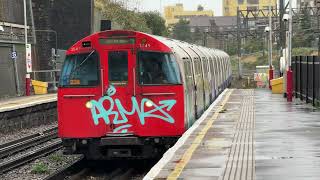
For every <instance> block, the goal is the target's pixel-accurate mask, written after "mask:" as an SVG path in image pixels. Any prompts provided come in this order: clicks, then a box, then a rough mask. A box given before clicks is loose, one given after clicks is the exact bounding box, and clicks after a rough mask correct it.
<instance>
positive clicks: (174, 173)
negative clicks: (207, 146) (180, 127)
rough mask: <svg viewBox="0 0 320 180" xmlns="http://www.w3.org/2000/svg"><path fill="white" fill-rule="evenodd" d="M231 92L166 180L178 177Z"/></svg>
mask: <svg viewBox="0 0 320 180" xmlns="http://www.w3.org/2000/svg"><path fill="white" fill-rule="evenodd" d="M232 92H233V89H232V90H229V92H228V94H227V95H226V97H225V99H224V100H223V102H222V103H221V105H220V107H219V108H218V109H217V111H216V112H215V113H214V115H213V116H212V117H211V119H210V120H209V121H208V122H207V124H206V126H205V127H204V128H203V129H202V130H201V132H199V133H198V135H197V137H196V138H195V139H194V141H193V142H192V144H191V146H190V147H189V148H188V150H187V151H186V152H185V153H184V154H183V156H182V158H181V160H180V161H179V163H177V165H176V166H175V168H174V170H173V171H172V172H171V173H170V175H169V176H168V177H167V179H168V180H173V179H177V178H178V177H179V176H180V174H181V172H182V170H183V169H184V167H185V166H186V165H187V163H188V162H189V161H190V159H191V157H192V154H193V153H194V151H195V150H196V149H197V147H198V146H199V145H200V143H201V141H202V139H203V138H204V136H205V135H206V133H207V132H208V130H209V129H210V128H211V127H212V124H213V123H214V121H215V120H216V119H217V118H218V116H219V113H220V111H222V110H223V108H224V106H225V104H226V103H227V102H228V100H229V97H230V95H231V93H232Z"/></svg>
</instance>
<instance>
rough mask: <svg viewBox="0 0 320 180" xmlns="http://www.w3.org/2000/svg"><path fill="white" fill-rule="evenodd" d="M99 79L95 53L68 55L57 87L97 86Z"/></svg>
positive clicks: (97, 61) (97, 58) (97, 59)
mask: <svg viewBox="0 0 320 180" xmlns="http://www.w3.org/2000/svg"><path fill="white" fill-rule="evenodd" d="M99 79H100V78H99V57H98V54H97V53H96V52H95V51H92V52H91V53H86V54H76V55H69V56H67V57H66V60H65V61H64V65H63V68H62V72H61V78H60V82H59V86H60V87H81V86H86V87H87V86H97V85H99V82H100V81H99Z"/></svg>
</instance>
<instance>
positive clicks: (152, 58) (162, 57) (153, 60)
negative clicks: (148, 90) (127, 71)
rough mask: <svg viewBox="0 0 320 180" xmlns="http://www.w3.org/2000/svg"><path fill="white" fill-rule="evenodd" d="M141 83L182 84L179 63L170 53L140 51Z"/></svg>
mask: <svg viewBox="0 0 320 180" xmlns="http://www.w3.org/2000/svg"><path fill="white" fill-rule="evenodd" d="M138 63H139V83H140V84H141V85H152V84H181V78H180V71H179V68H178V64H177V63H176V60H175V58H174V56H173V54H169V53H159V52H143V51H142V52H139V54H138Z"/></svg>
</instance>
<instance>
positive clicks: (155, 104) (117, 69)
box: [58, 30, 231, 159]
mask: <svg viewBox="0 0 320 180" xmlns="http://www.w3.org/2000/svg"><path fill="white" fill-rule="evenodd" d="M228 61H229V59H228V56H227V55H226V54H225V53H223V52H221V51H217V50H212V49H208V48H204V47H199V46H196V45H191V44H188V43H185V42H181V41H177V40H173V39H168V38H164V37H158V36H153V35H148V34H145V33H141V32H135V31H123V30H116V31H104V32H99V33H96V34H93V35H90V36H88V37H85V38H83V39H82V40H80V41H78V42H77V43H76V44H74V45H73V46H72V47H71V48H70V49H69V50H68V51H67V56H66V60H65V63H64V66H63V68H62V73H61V78H60V83H59V90H58V126H59V136H60V137H61V138H62V140H63V144H64V146H65V153H67V154H76V153H82V154H85V155H86V157H87V158H88V159H112V158H149V157H152V156H154V155H155V154H157V152H159V151H164V150H165V149H166V148H168V147H170V146H172V145H173V144H174V143H175V141H176V140H177V139H178V138H179V137H180V136H181V135H182V134H183V133H184V132H185V131H186V130H187V129H188V128H189V127H190V126H192V124H193V123H194V122H195V120H196V119H197V118H198V117H200V115H201V114H202V113H203V111H204V110H205V109H206V108H207V107H208V106H209V105H210V103H211V102H212V101H213V100H214V99H215V98H216V96H217V95H218V93H220V92H221V91H222V90H223V89H224V88H226V86H227V85H228V84H229V83H230V82H228V81H227V79H230V76H231V73H230V72H229V71H228V68H229V67H228V66H230V63H228ZM224 75H225V76H224ZM218 76H220V77H218ZM219 88H220V89H219Z"/></svg>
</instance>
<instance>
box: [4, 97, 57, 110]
mask: <svg viewBox="0 0 320 180" xmlns="http://www.w3.org/2000/svg"><path fill="white" fill-rule="evenodd" d="M54 101H57V94H45V95H33V96H22V97H16V98H9V99H5V100H0V113H1V112H5V111H12V110H16V109H21V108H26V107H30V106H35V105H39V104H43V103H50V102H54Z"/></svg>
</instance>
